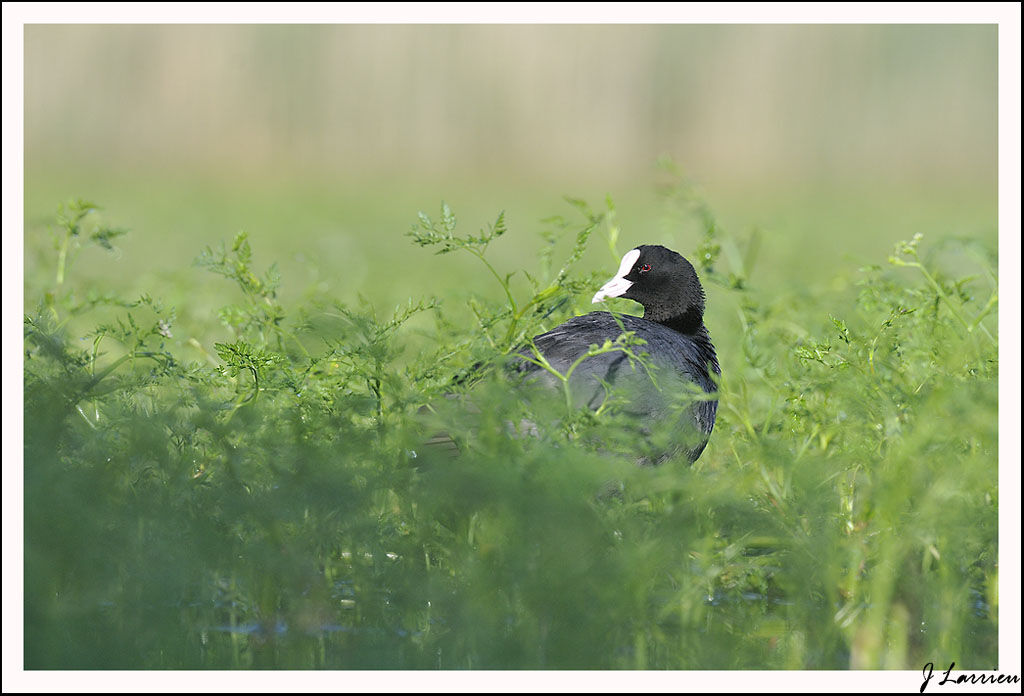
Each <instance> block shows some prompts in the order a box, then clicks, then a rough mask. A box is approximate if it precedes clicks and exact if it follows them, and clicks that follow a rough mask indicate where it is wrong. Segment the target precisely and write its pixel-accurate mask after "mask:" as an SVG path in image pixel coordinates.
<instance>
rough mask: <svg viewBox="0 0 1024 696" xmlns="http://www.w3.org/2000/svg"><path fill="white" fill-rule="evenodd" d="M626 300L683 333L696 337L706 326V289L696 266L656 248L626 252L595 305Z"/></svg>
mask: <svg viewBox="0 0 1024 696" xmlns="http://www.w3.org/2000/svg"><path fill="white" fill-rule="evenodd" d="M609 297H625V298H627V299H630V300H634V301H636V302H639V303H640V304H641V305H643V308H644V318H645V319H650V320H651V321H656V322H658V323H659V324H665V325H666V326H670V327H671V328H673V329H675V330H676V331H679V332H681V333H686V334H692V333H695V332H696V331H697V330H698V329H699V328H700V327H701V326H702V325H703V322H704V288H702V287H701V284H700V280H698V278H697V271H695V270H694V268H693V265H692V264H691V263H690V262H689V261H687V260H686V259H684V258H683V257H682V256H680V255H679V254H677V253H676V252H674V251H672V250H671V249H666V248H665V247H663V246H660V245H657V244H644V245H641V246H638V247H637V248H636V249H632V250H631V251H628V252H626V255H625V256H623V257H622V264H621V265H620V266H619V271H618V273H616V274H615V277H614V278H612V279H611V280H609V281H608V282H607V283H605V284H604V285H603V286H602V287H601V289H600V290H598V291H597V294H596V295H594V300H593V301H594V302H600V301H602V300H604V299H607V298H609Z"/></svg>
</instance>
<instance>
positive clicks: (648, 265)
mask: <svg viewBox="0 0 1024 696" xmlns="http://www.w3.org/2000/svg"><path fill="white" fill-rule="evenodd" d="M649 270H651V264H649V263H645V264H644V265H643V266H641V267H640V272H641V273H646V272H647V271H649Z"/></svg>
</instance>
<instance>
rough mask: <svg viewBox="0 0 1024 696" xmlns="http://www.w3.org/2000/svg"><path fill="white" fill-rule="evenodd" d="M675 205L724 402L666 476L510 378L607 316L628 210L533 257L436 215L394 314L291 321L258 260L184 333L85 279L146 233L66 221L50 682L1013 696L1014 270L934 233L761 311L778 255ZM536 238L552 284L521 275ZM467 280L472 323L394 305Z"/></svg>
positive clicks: (184, 320) (428, 304)
mask: <svg viewBox="0 0 1024 696" xmlns="http://www.w3.org/2000/svg"><path fill="white" fill-rule="evenodd" d="M664 194H665V195H664V196H663V197H662V208H661V209H662V210H663V211H664V214H665V216H666V219H670V220H672V221H673V224H678V225H681V226H685V228H686V229H693V230H695V231H696V236H697V237H698V238H699V243H698V244H697V245H696V247H694V248H682V247H681V246H679V245H677V246H676V248H677V249H678V250H679V251H680V252H682V253H683V254H684V255H685V256H687V257H688V258H690V259H691V260H692V261H693V262H694V264H695V266H696V267H697V269H698V272H699V273H700V276H701V279H702V281H703V282H704V284H705V286H706V287H707V288H708V291H709V302H708V324H709V326H710V328H711V332H712V335H713V337H714V339H715V342H716V345H717V346H718V349H719V353H720V355H721V356H722V362H723V374H722V384H721V390H720V399H721V401H720V408H719V416H718V423H717V425H716V427H715V431H714V433H713V434H712V437H711V441H710V443H709V445H708V448H707V450H706V451H705V453H704V454H703V456H702V457H701V459H700V460H698V462H697V463H696V464H694V465H693V466H689V465H688V464H687V463H686V461H685V458H684V457H683V458H680V459H679V460H673V461H669V462H667V463H666V464H664V465H662V466H660V467H656V468H650V467H637V466H636V465H635V464H634V463H633V462H634V458H633V457H632V456H631V451H633V448H634V447H635V446H636V445H635V443H636V440H635V437H636V435H635V434H634V433H631V432H629V431H628V429H626V428H624V427H622V425H621V424H620V423H619V422H617V420H616V418H615V412H614V409H613V408H612V409H609V410H607V411H605V412H602V413H599V414H594V413H591V412H589V411H575V410H573V409H572V407H571V405H570V404H571V401H570V400H567V399H563V398H560V396H559V395H557V394H555V395H554V396H553V398H550V399H537V398H535V397H534V395H532V394H531V395H530V398H524V395H523V394H522V393H520V392H519V391H518V390H517V389H515V388H513V387H512V386H510V384H509V382H508V381H507V380H506V379H505V378H504V376H503V373H502V371H501V362H502V356H503V355H505V354H506V353H507V352H508V351H509V350H510V349H512V348H514V347H516V346H518V345H522V344H523V342H524V341H526V340H528V339H529V337H531V336H533V335H535V334H537V333H539V332H541V331H543V330H545V329H547V328H550V327H552V326H554V325H555V324H557V323H559V322H561V321H564V320H565V319H566V318H567V317H569V316H572V315H573V314H574V313H577V312H582V311H589V306H588V305H587V302H588V300H589V297H590V294H592V291H593V289H594V288H595V287H596V285H597V284H598V281H599V280H604V279H605V276H607V273H608V270H609V265H610V264H611V263H613V262H614V261H615V260H617V259H618V257H619V256H620V255H621V252H623V251H625V250H626V248H628V247H624V246H621V245H620V237H621V236H622V235H621V233H620V225H621V216H620V214H619V212H618V211H617V210H616V207H615V206H614V205H613V204H612V201H611V200H610V199H609V200H607V201H605V203H604V205H602V206H601V207H600V208H595V207H591V206H589V205H587V204H586V203H584V202H582V201H579V200H575V199H574V200H570V201H569V210H570V213H569V215H568V216H567V217H562V216H556V217H552V218H548V219H546V220H545V226H544V228H543V232H542V234H541V236H540V237H539V238H537V239H536V240H532V239H530V237H529V235H528V234H525V233H523V232H521V231H520V230H519V229H517V227H516V226H515V225H512V224H510V223H509V222H508V221H507V220H506V217H505V215H504V214H501V215H497V216H496V217H495V216H494V215H492V218H491V219H494V220H495V222H494V223H493V224H491V225H488V226H487V227H486V228H484V229H483V230H481V231H480V232H478V233H468V234H467V233H465V232H463V231H462V226H461V224H460V223H458V222H457V220H456V218H455V215H454V213H453V212H452V210H451V208H449V207H448V206H446V205H445V206H442V208H441V212H440V214H439V215H437V216H431V215H425V214H420V217H419V219H418V221H417V222H416V224H415V226H414V227H413V229H412V231H411V232H410V233H409V239H408V240H407V242H410V243H409V244H408V245H407V246H408V247H409V248H410V249H412V250H413V252H414V255H413V256H412V258H415V262H413V263H414V264H415V265H416V268H414V267H413V263H410V264H408V265H405V264H400V263H397V262H396V264H391V263H387V262H386V260H382V259H380V258H376V259H375V263H374V267H373V269H372V270H373V271H375V272H376V273H378V274H380V275H381V276H384V277H385V280H386V281H387V282H388V283H389V286H390V287H391V288H392V291H393V292H396V293H402V292H404V293H407V295H409V296H412V298H411V299H409V300H408V301H407V302H403V303H402V304H400V305H399V306H397V307H396V308H395V309H394V310H393V311H390V312H386V311H382V310H381V309H380V306H381V305H380V301H379V298H378V299H376V300H374V301H370V300H365V299H363V300H361V301H359V302H348V301H345V302H343V301H341V300H339V299H338V298H337V297H336V296H334V295H332V294H329V293H324V292H322V291H318V290H317V289H316V286H315V285H314V287H313V289H312V290H310V291H308V292H306V293H305V294H304V295H303V294H301V293H299V292H296V291H292V292H293V294H291V295H286V294H285V290H286V289H287V285H288V282H289V281H288V276H287V275H283V274H282V273H280V272H279V271H278V269H277V267H276V266H275V265H268V264H267V262H266V260H265V259H264V258H263V256H262V254H261V249H260V247H259V246H258V245H256V248H253V245H252V244H251V242H250V237H249V236H247V235H245V234H238V235H237V236H235V238H234V240H233V242H232V243H231V244H230V245H223V246H220V247H216V248H213V247H210V248H206V249H205V250H202V249H200V248H197V249H196V250H195V252H194V255H198V258H197V264H196V265H197V266H198V268H193V269H190V271H189V273H190V274H191V275H189V276H188V277H189V279H190V280H189V281H188V282H189V286H190V287H191V288H192V292H191V293H179V294H178V295H177V296H176V300H175V302H176V307H175V308H172V307H170V306H168V305H166V304H164V302H163V300H162V299H161V298H160V297H153V296H150V295H148V294H147V295H143V296H140V297H125V296H122V294H119V293H117V292H113V291H105V290H104V291H102V292H101V291H96V290H95V288H93V287H91V286H90V284H89V283H86V282H83V281H82V280H81V278H82V277H83V276H81V275H76V269H77V268H79V266H77V265H73V262H74V261H76V254H82V255H84V254H86V253H89V254H103V253H107V252H108V251H109V250H112V249H115V244H117V243H121V242H122V241H125V242H126V241H127V240H128V239H130V238H131V236H132V235H134V234H136V232H135V231H131V232H129V233H128V235H127V236H123V235H124V230H123V229H121V228H120V227H116V226H111V225H110V224H109V222H108V214H107V213H106V212H102V211H99V210H98V209H97V206H96V205H94V204H92V203H89V202H85V201H71V202H69V203H67V204H65V205H64V206H62V207H61V208H60V210H59V212H58V215H57V217H56V223H54V225H51V229H53V230H55V235H54V239H55V244H54V247H53V248H52V251H51V252H50V253H49V254H48V255H44V254H42V252H41V251H39V250H40V249H41V248H42V247H41V246H38V245H36V246H33V245H32V244H29V245H28V246H29V247H30V252H29V253H30V255H31V254H36V256H34V257H33V258H37V259H39V261H38V262H37V263H35V264H34V265H33V268H32V269H30V270H29V271H28V272H27V273H26V296H27V298H26V300H27V302H30V303H32V306H31V309H30V311H29V312H28V313H27V316H26V319H25V445H24V451H25V463H24V466H25V493H24V499H25V588H26V589H25V666H26V667H27V668H29V669H36V668H49V669H54V668H72V669H83V668H196V669H200V668H232V667H239V668H246V667H274V668H297V669H301V668H362V669H374V668H390V669H434V668H442V669H465V668H470V669H472V668H512V669H519V668H595V669H603V668H625V669H635V668H639V669H662V668H671V669H798V668H806V669H845V668H848V667H852V668H900V669H903V668H909V669H919V668H920V666H921V665H922V664H924V663H925V662H928V661H931V662H934V663H935V664H948V663H950V662H952V661H955V662H956V664H957V667H958V668H961V667H962V668H963V669H990V668H994V667H995V666H996V661H997V644H996V641H997V623H996V616H997V609H998V596H997V584H998V582H997V581H998V576H997V550H998V548H997V538H998V537H997V517H998V514H997V513H998V490H997V440H998V433H997V406H998V402H997V398H998V391H997V376H998V336H997V333H996V321H995V319H996V310H997V307H998V297H997V294H996V292H997V291H996V288H997V282H996V268H997V263H996V258H995V250H994V248H992V247H991V246H989V245H987V244H985V243H984V242H982V241H978V240H976V239H953V238H950V237H948V236H946V235H943V234H936V235H932V234H931V232H930V231H929V230H925V231H924V232H925V235H924V237H923V238H922V237H921V236H920V235H919V234H918V232H919V231H920V230H918V229H911V230H908V231H907V234H906V235H905V237H904V239H907V240H909V241H900V242H898V243H896V244H895V246H894V250H893V253H892V255H891V257H890V258H889V259H888V260H886V259H884V258H882V259H879V261H880V263H879V264H877V265H868V266H866V267H864V268H861V269H859V270H857V269H856V268H853V269H850V268H835V269H833V272H834V273H835V275H836V276H837V277H838V276H840V275H853V276H854V277H855V278H856V282H855V283H854V284H844V283H841V282H840V283H837V284H836V286H835V287H834V288H833V289H831V290H828V291H822V292H817V293H815V294H811V292H809V291H808V292H799V291H796V290H793V287H794V286H793V285H790V286H786V285H784V284H782V283H773V284H772V285H771V287H765V286H763V285H759V283H760V282H761V281H759V280H758V278H759V276H758V275H757V274H756V273H755V272H754V270H755V268H756V267H757V265H758V264H759V263H764V258H765V256H767V255H768V254H769V253H770V252H766V251H764V250H763V248H764V247H765V246H766V245H765V244H763V242H762V239H763V234H761V233H758V232H752V233H750V234H732V233H730V232H728V231H726V230H725V229H724V226H723V225H722V224H721V223H720V222H719V221H718V218H716V215H715V213H714V212H713V211H712V208H711V206H709V205H708V204H707V203H706V202H705V201H704V199H702V198H701V197H700V196H699V195H697V193H696V192H695V191H694V190H693V189H692V188H691V187H690V186H688V185H687V184H685V182H680V181H679V180H676V181H675V184H674V185H673V186H672V187H670V188H669V189H667V190H666V191H665V192H664ZM408 217H409V220H410V221H414V220H416V216H415V214H414V211H410V214H409V216H408ZM512 217H514V216H511V215H510V218H512ZM109 218H110V219H117V211H116V210H115V211H112V212H111V213H110V214H109ZM509 237H517V238H518V240H519V241H518V242H517V244H518V247H517V248H518V249H523V248H526V247H529V246H530V245H531V244H534V243H536V245H537V246H539V249H540V251H539V253H537V254H536V255H535V256H534V257H533V259H532V260H529V257H528V256H526V255H524V254H520V255H518V256H516V258H517V259H519V258H522V259H523V263H522V264H521V265H518V264H517V265H513V264H510V263H509V262H508V258H509V257H507V256H502V255H497V254H495V252H494V246H495V245H496V244H497V243H498V241H499V238H500V240H501V241H503V240H505V239H507V238H509ZM659 241H660V240H659ZM893 241H895V240H893ZM83 245H84V246H90V245H95V246H96V248H95V249H91V248H90V249H86V248H83ZM420 246H421V247H423V248H418V247H420ZM593 249H596V250H597V252H598V253H599V254H600V255H601V258H602V261H601V262H600V263H596V264H595V263H590V265H589V266H588V264H587V259H586V252H587V251H588V250H593ZM432 251H433V252H437V253H438V254H442V256H437V255H431V253H430V252H432ZM789 251H792V248H789V249H786V250H783V251H782V252H776V253H786V252H789ZM445 252H451V254H450V256H444V255H443V254H445ZM457 256H462V257H465V260H467V261H469V262H471V263H473V264H476V265H477V266H478V267H479V270H480V273H479V274H478V275H471V276H466V275H460V276H459V277H460V278H468V279H469V280H466V281H464V282H463V286H462V293H461V294H456V293H454V291H453V292H452V295H451V296H448V297H446V296H444V295H442V294H441V290H447V289H449V288H452V287H453V284H452V283H451V282H448V283H444V284H438V286H436V287H430V288H422V287H421V288H420V289H418V290H410V287H414V285H406V284H404V283H402V279H403V276H404V274H405V273H406V272H408V274H409V275H408V276H407V277H408V278H421V277H423V273H424V272H428V273H431V274H435V275H438V276H439V275H443V274H446V273H451V268H452V266H450V265H449V266H445V265H443V264H444V263H445V262H447V261H448V260H449V259H450V258H451V257H457ZM510 256H515V255H510ZM80 258H81V257H79V259H80ZM396 258H401V259H405V258H409V255H408V254H407V252H405V251H403V252H402V254H401V255H400V256H396ZM807 260H808V258H807V257H806V256H803V257H800V258H799V259H798V260H796V261H793V262H791V265H789V266H787V267H785V268H782V269H778V268H776V269H773V272H774V273H775V275H772V276H768V277H771V278H777V277H780V275H784V274H785V273H791V274H795V273H797V271H798V270H799V265H798V264H800V263H803V264H806V263H807ZM44 263H45V264H48V265H47V266H44ZM343 265H344V264H343V262H342V260H340V259H339V261H338V266H343ZM44 268H46V269H47V272H46V273H44V272H43V269H44ZM424 268H426V269H427V270H426V271H424ZM589 269H593V270H589ZM344 270H346V269H342V271H344ZM818 272H819V273H820V272H821V271H820V269H818ZM200 273H204V274H206V275H208V276H209V281H199V280H196V276H197V275H198V274H200ZM377 282H382V281H377ZM488 284H489V285H488ZM396 287H397V289H395V288H396ZM370 296H371V297H375V296H374V295H372V294H371V295H370ZM631 305H632V303H629V302H627V301H619V303H618V304H615V305H614V306H615V307H616V308H618V309H620V310H622V311H626V312H630V311H635V306H631ZM204 317H207V318H210V321H208V322H205V323H204V320H203V318H204ZM733 317H735V319H733ZM596 349H597V350H602V349H608V350H619V349H624V350H631V351H634V352H636V353H637V354H640V353H642V346H637V345H632V344H630V343H629V342H628V341H625V342H624V343H623V344H621V345H618V346H616V345H610V346H604V347H597V348H596ZM524 420H529V421H531V422H532V423H535V424H536V429H535V432H531V433H530V435H529V436H520V435H519V434H518V432H517V431H518V430H520V429H521V428H519V426H518V425H517V424H521V423H522V422H523V421H524ZM438 432H446V433H448V434H449V435H450V436H451V437H452V439H453V440H454V441H455V443H456V445H457V449H458V453H455V452H453V449H452V448H446V447H439V446H436V445H432V444H429V443H430V442H431V440H432V437H433V436H434V435H435V434H437V433H438ZM594 443H602V446H601V447H598V446H597V445H596V444H594Z"/></svg>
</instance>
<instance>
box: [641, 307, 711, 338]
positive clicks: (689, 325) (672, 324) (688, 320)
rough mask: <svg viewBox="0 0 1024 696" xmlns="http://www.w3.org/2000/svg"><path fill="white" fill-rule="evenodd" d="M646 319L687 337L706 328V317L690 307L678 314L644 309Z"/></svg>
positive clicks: (649, 308)
mask: <svg viewBox="0 0 1024 696" xmlns="http://www.w3.org/2000/svg"><path fill="white" fill-rule="evenodd" d="M644 319H648V320H650V321H656V322H658V323H659V324H661V325H663V326H667V327H668V328H670V329H672V330H674V331H678V332H679V333H681V334H685V335H687V336H692V335H694V334H697V333H699V332H700V330H701V328H702V327H703V326H704V315H703V313H702V312H700V311H699V310H697V309H696V308H695V307H690V308H689V309H687V310H686V311H685V312H682V313H677V314H669V313H667V312H659V311H658V310H657V308H653V307H647V308H645V309H644Z"/></svg>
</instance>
